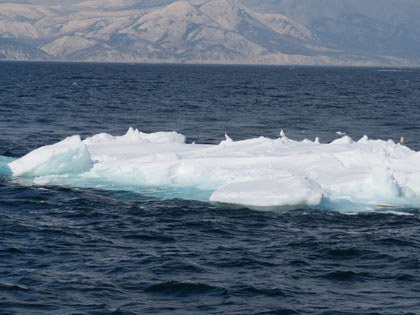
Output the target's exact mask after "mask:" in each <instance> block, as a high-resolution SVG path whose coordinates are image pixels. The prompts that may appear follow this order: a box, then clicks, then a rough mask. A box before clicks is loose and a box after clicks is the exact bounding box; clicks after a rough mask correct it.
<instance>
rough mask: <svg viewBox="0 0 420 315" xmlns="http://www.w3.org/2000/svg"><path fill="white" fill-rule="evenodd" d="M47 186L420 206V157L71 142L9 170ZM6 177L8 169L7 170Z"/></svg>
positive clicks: (378, 148)
mask: <svg viewBox="0 0 420 315" xmlns="http://www.w3.org/2000/svg"><path fill="white" fill-rule="evenodd" d="M8 166H9V168H10V171H11V173H12V176H15V177H19V178H21V179H23V180H26V181H30V182H33V183H35V184H39V185H51V184H54V185H65V186H74V187H93V188H100V189H114V190H116V189H121V190H130V191H136V192H140V193H143V192H155V193H156V194H157V195H159V194H160V195H161V196H164V197H171V196H172V197H173V196H175V197H180V198H185V199H196V200H203V201H211V202H217V203H226V204H234V205H242V206H247V207H250V208H256V209H294V208H305V207H310V208H319V209H335V210H340V211H366V210H374V209H381V208H386V209H388V207H393V208H389V209H398V208H405V207H418V206H420V152H416V151H413V150H410V149H409V148H408V147H406V146H404V145H401V144H399V143H394V142H393V141H391V140H388V141H383V140H370V139H368V137H366V136H364V137H363V138H361V139H360V140H358V141H353V140H352V139H351V138H350V137H348V136H343V137H342V138H340V139H337V140H335V141H333V142H331V143H322V139H321V142H320V143H319V142H318V141H311V140H303V141H294V140H292V139H289V138H287V136H286V135H284V133H282V135H281V136H280V137H279V138H278V139H270V138H265V137H259V138H254V139H248V140H242V141H233V140H232V139H231V138H229V136H227V135H226V139H225V140H223V141H221V142H220V144H219V145H208V144H194V143H193V144H187V143H185V137H184V136H183V135H181V134H179V133H176V132H156V133H150V134H147V133H142V132H139V131H138V130H134V129H132V128H130V129H129V130H128V132H127V133H126V134H125V135H123V136H112V135H109V134H105V133H102V134H98V135H95V136H93V137H90V138H87V139H85V140H82V139H81V138H80V137H79V136H73V137H69V138H66V139H64V140H63V141H61V142H59V143H56V144H53V145H49V146H44V147H41V148H38V149H36V150H34V151H32V152H30V153H28V154H27V155H25V156H23V157H22V158H20V159H16V160H14V161H12V162H10V163H8ZM3 172H6V170H4V169H3Z"/></svg>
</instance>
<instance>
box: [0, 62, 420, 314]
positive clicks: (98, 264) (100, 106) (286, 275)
mask: <svg viewBox="0 0 420 315" xmlns="http://www.w3.org/2000/svg"><path fill="white" fill-rule="evenodd" d="M400 70H401V71H395V72H387V71H378V69H375V68H360V69H351V68H305V67H302V68H301V67H296V68H293V69H289V68H288V67H237V66H225V67H219V66H175V65H127V64H121V65H120V64H74V63H65V64H62V63H15V62H1V63H0V155H2V156H3V159H4V157H5V156H9V157H19V156H22V155H23V154H25V153H27V152H29V151H30V150H33V149H35V148H37V147H39V146H42V145H45V144H51V143H54V142H56V141H59V140H61V139H63V138H64V137H66V136H69V135H73V134H81V135H82V136H83V137H84V136H90V135H93V134H96V133H99V132H108V133H111V134H122V133H123V132H124V131H126V129H127V127H129V126H133V127H136V128H139V129H140V130H142V131H145V132H154V131H160V130H168V131H172V130H176V131H178V132H180V133H183V134H185V135H186V136H187V141H188V142H191V141H197V142H200V143H218V142H220V140H222V139H223V135H224V133H225V132H227V133H228V134H229V135H230V136H231V137H232V138H233V139H235V140H237V139H246V138H250V137H258V136H268V137H277V136H278V132H279V130H280V129H284V130H286V132H287V133H288V136H290V137H291V138H294V139H303V138H305V137H308V138H309V137H315V136H318V137H320V138H321V139H322V140H323V141H325V142H327V141H331V140H333V139H335V138H337V137H338V136H337V134H336V131H342V132H346V133H347V134H349V135H350V136H351V137H353V138H355V139H357V138H358V137H361V136H363V135H364V134H367V135H369V136H370V137H372V138H381V139H394V140H398V139H399V138H400V137H401V136H404V137H405V138H406V140H407V145H408V146H410V147H411V148H413V149H416V150H419V149H420V137H419V134H418V133H419V127H418V121H419V118H420V115H419V114H420V106H418V105H419V104H418V102H419V99H420V89H418V86H419V83H420V70H416V69H400ZM419 270H420V209H412V208H410V209H401V210H399V212H398V213H393V212H392V211H385V210H384V211H376V212H362V213H357V214H343V213H340V212H338V211H328V210H323V211H320V210H310V209H309V210H302V209H296V210H292V211H286V212H284V211H255V210H250V209H246V208H241V207H226V206H220V205H214V204H211V203H205V202H197V201H188V200H179V199H169V200H168V199H160V198H155V197H150V196H148V195H147V194H141V193H133V192H127V191H101V190H95V189H77V188H68V187H58V186H36V185H29V184H27V183H25V182H21V181H20V180H18V179H13V178H11V177H10V176H8V175H0V314H198V313H203V314H418V313H420V301H419V296H420V287H419V280H420V276H419V275H420V273H419Z"/></svg>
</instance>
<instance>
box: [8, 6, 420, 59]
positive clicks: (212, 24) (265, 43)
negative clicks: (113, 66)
mask: <svg viewBox="0 0 420 315" xmlns="http://www.w3.org/2000/svg"><path fill="white" fill-rule="evenodd" d="M417 2H418V1H417ZM417 2H416V1H412V0H398V1H393V0H371V1H364V2H362V1H360V0H341V1H339V0H275V1H274V0H258V1H257V0H241V1H239V0H189V1H173V0H172V1H171V0H155V1H152V0H108V1H103V0H88V1H77V0H75V1H68V2H66V4H60V3H58V2H55V1H54V0H50V1H48V0H45V1H37V4H34V3H32V2H31V1H26V2H22V1H14V2H11V0H9V1H8V2H7V3H0V59H7V60H54V61H95V62H97V61H111V62H146V63H148V62H155V63H206V64H279V65H285V64H287V65H357V66H361V65H376V66H417V65H419V64H420V49H419V48H420V38H419V36H418V34H420V22H419V19H417V18H416V17H418V16H420V5H419V4H417ZM40 3H42V4H40ZM366 3H368V4H366ZM375 3H376V5H377V7H375ZM358 4H359V5H358ZM404 6H405V7H404ZM401 7H404V8H406V7H409V8H410V10H409V11H406V10H402V8H401ZM375 8H377V9H375Z"/></svg>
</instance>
